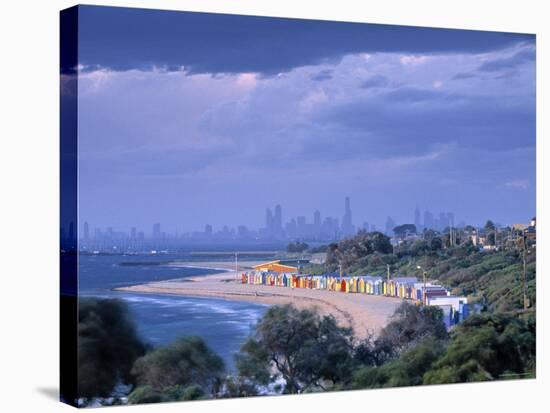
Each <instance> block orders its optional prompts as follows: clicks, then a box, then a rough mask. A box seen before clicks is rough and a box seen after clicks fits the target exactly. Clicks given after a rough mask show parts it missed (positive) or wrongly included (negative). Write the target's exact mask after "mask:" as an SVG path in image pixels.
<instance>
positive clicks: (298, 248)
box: [286, 241, 309, 253]
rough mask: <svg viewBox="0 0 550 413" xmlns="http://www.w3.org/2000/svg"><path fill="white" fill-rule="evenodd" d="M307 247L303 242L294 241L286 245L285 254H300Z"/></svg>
mask: <svg viewBox="0 0 550 413" xmlns="http://www.w3.org/2000/svg"><path fill="white" fill-rule="evenodd" d="M308 247H309V245H307V244H306V243H305V242H300V241H295V242H291V243H290V244H288V245H287V247H286V250H287V252H298V253H302V252H304V251H305V250H307V249H308Z"/></svg>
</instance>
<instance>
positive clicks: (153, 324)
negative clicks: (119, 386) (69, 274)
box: [79, 254, 267, 369]
mask: <svg viewBox="0 0 550 413" xmlns="http://www.w3.org/2000/svg"><path fill="white" fill-rule="evenodd" d="M218 259H220V260H223V258H218ZM260 259H261V258H260ZM193 260H198V258H194V257H193V256H190V255H185V254H178V255H169V254H163V255H127V256H124V255H95V256H80V258H79V269H80V272H79V292H80V295H81V296H98V297H117V298H120V299H123V300H124V301H126V302H127V303H128V304H129V307H130V310H131V311H132V313H133V315H134V317H135V320H136V323H137V328H138V332H139V334H140V335H141V337H142V338H143V339H144V340H145V341H146V342H148V343H150V344H153V345H155V346H156V345H166V344H169V343H171V342H172V341H173V340H175V339H176V338H178V337H181V336H191V335H193V336H200V337H202V338H203V339H204V340H205V341H206V342H207V343H208V345H209V346H210V347H211V348H212V349H213V350H214V351H216V352H217V353H218V354H219V355H220V356H221V357H223V359H224V360H225V361H226V363H227V365H228V367H229V368H230V369H232V368H233V367H234V354H235V353H236V352H237V351H238V350H239V348H240V346H241V345H242V343H243V342H244V341H245V339H246V338H247V337H248V336H249V335H250V333H251V331H252V327H253V325H254V324H255V322H256V321H257V320H258V318H260V317H261V316H262V315H263V313H264V312H265V310H266V308H267V307H266V306H262V305H256V304H251V303H245V302H236V301H227V300H220V299H210V298H191V297H178V296H167V295H156V294H155V295H153V294H135V293H126V292H117V291H112V289H113V288H115V287H121V286H127V285H134V284H141V283H144V282H147V281H161V280H169V279H173V278H185V277H191V276H197V275H204V274H211V273H213V272H216V271H215V270H212V269H203V268H189V267H186V266H187V265H193ZM200 260H202V261H204V260H205V258H204V257H201V258H200ZM208 261H212V259H211V258H208ZM214 267H215V266H214Z"/></svg>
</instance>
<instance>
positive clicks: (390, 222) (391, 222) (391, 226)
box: [386, 216, 396, 236]
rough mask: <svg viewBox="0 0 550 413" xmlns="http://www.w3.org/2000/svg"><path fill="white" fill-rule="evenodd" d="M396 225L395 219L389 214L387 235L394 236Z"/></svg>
mask: <svg viewBox="0 0 550 413" xmlns="http://www.w3.org/2000/svg"><path fill="white" fill-rule="evenodd" d="M395 227H396V225H395V221H394V220H393V219H392V217H390V216H388V218H387V219H386V235H387V236H392V235H393V229H394V228H395Z"/></svg>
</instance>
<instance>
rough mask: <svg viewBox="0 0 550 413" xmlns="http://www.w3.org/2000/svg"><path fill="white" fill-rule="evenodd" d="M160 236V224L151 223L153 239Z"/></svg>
mask: <svg viewBox="0 0 550 413" xmlns="http://www.w3.org/2000/svg"><path fill="white" fill-rule="evenodd" d="M160 236H161V234H160V224H154V225H153V239H159V238H160Z"/></svg>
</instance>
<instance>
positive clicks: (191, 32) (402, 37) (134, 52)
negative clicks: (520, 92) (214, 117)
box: [79, 6, 534, 75]
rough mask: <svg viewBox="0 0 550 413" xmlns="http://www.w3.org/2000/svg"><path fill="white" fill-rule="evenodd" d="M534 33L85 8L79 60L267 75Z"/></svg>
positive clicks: (118, 66)
mask: <svg viewBox="0 0 550 413" xmlns="http://www.w3.org/2000/svg"><path fill="white" fill-rule="evenodd" d="M533 41H534V36H533V35H527V34H524V35H522V34H513V33H498V32H480V31H468V30H451V29H433V28H419V27H410V26H389V25H381V24H359V23H343V22H331V21H314V20H301V19H281V18H268V17H255V16H239V15H223V14H210V13H190V12H171V11H161V10H145V9H131V8H113V7H101V6H79V42H80V43H79V55H80V63H81V64H83V65H86V66H92V67H94V66H101V67H104V68H110V69H113V70H129V69H144V70H148V69H151V68H152V67H161V68H163V69H164V70H176V69H179V68H180V67H181V66H185V70H187V71H189V72H191V73H238V72H258V73H262V74H265V75H271V74H276V73H280V72H286V71H289V70H291V69H293V68H295V67H300V66H304V65H311V64H318V63H322V62H329V61H334V60H339V59H340V58H341V57H342V56H344V55H346V54H351V53H360V52H367V53H375V52H403V53H423V54H432V53H434V54H435V53H480V52H487V51H492V50H497V49H502V48H505V47H508V46H510V45H512V44H515V43H518V42H533Z"/></svg>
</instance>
